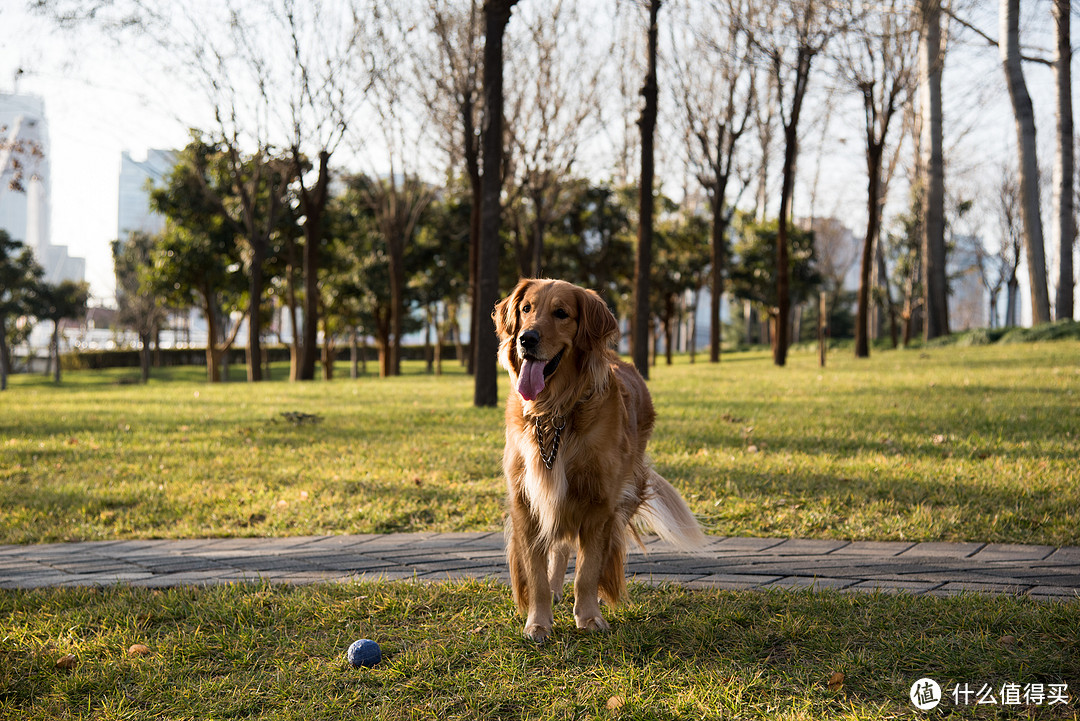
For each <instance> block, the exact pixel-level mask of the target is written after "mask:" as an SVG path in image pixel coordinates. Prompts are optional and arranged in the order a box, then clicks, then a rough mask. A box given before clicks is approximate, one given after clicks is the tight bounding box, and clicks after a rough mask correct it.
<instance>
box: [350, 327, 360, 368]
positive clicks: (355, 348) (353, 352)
mask: <svg viewBox="0 0 1080 721" xmlns="http://www.w3.org/2000/svg"><path fill="white" fill-rule="evenodd" d="M356 336H357V332H356V326H353V327H352V328H351V329H350V331H349V378H351V379H352V380H357V379H358V378H360V352H359V351H360V349H359V344H358V343H357V339H356Z"/></svg>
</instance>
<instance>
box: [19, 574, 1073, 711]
mask: <svg viewBox="0 0 1080 721" xmlns="http://www.w3.org/2000/svg"><path fill="white" fill-rule="evenodd" d="M1078 611H1080V606H1078V603H1077V602H1076V601H1073V602H1070V603H1068V604H1065V603H1039V602H1033V601H1021V600H1016V599H1012V598H1001V597H991V596H983V597H975V596H966V597H960V598H947V599H943V598H915V597H911V596H872V595H867V594H854V595H843V594H838V593H808V592H774V593H726V592H704V591H698V592H691V591H686V590H684V589H681V588H677V587H669V588H659V589H655V588H646V587H644V586H637V585H635V586H632V588H631V601H630V603H628V604H625V605H623V606H621V607H619V608H618V609H616V610H615V611H613V612H612V613H610V614H608V615H609V619H610V620H611V621H612V626H613V630H612V631H611V632H610V633H608V634H602V635H586V634H583V633H581V632H578V631H576V630H573V628H572V626H573V619H572V615H571V609H570V605H569V604H567V603H564V604H561V605H560V606H559V607H558V608H557V611H556V624H557V628H556V632H555V636H554V638H553V640H552V641H550V642H549V643H547V644H545V645H544V646H536V645H534V644H532V643H531V642H528V641H526V640H524V639H523V638H522V637H520V635H519V629H520V619H518V618H515V616H514V609H513V606H512V603H511V601H510V598H509V593H508V591H507V590H506V588H505V587H502V586H498V585H495V584H482V583H477V582H470V583H462V584H441V585H432V586H424V585H415V584H406V583H393V584H383V585H374V584H361V585H348V584H338V585H322V586H314V587H303V588H280V587H278V588H269V587H258V586H251V587H249V586H231V587H217V588H211V589H192V588H185V589H178V590H169V591H146V590H142V591H135V590H132V589H123V588H120V589H110V590H106V591H96V592H95V591H91V590H71V589H69V590H64V591H34V592H18V593H7V594H0V623H2V626H0V628H3V631H2V633H0V718H4V719H9V718H10V719H26V720H32V719H40V720H42V721H46V720H52V719H66V718H87V719H90V718H93V719H148V718H163V719H164V718H167V719H231V718H264V719H297V720H301V719H302V720H305V721H310V720H312V719H342V718H350V719H351V718H362V719H493V720H495V719H497V720H499V721H506V720H508V719H578V718H581V719H593V718H618V719H706V718H739V719H789V720H796V719H799V720H806V721H811V720H816V719H823V718H838V719H895V718H903V717H909V716H916V715H917V712H916V711H915V709H914V707H913V706H912V705H911V704H910V702H909V701H908V692H909V689H910V688H911V685H912V684H913V683H914V682H915V681H916V680H918V679H920V678H923V677H930V678H933V679H935V680H936V681H938V683H939V684H941V686H942V687H943V688H944V689H945V690H946V693H949V692H950V691H951V689H952V688H953V687H954V686H955V685H956V684H958V683H959V684H968V685H969V687H973V688H974V690H979V689H980V688H981V687H982V685H983V684H989V685H991V686H993V687H994V689H995V691H994V692H995V695H997V694H998V693H999V689H1000V688H1001V687H1002V685H1003V684H1017V685H1020V686H1025V685H1028V684H1032V683H1040V684H1044V686H1045V687H1048V686H1049V685H1050V684H1061V683H1066V684H1068V687H1069V689H1070V691H1069V698H1070V703H1069V704H1066V705H1056V706H1054V707H1050V706H1048V705H1046V704H1045V703H1044V704H1043V705H1033V704H1028V705H1024V706H1011V707H1005V706H1001V705H997V706H980V707H976V706H974V705H972V706H969V707H957V706H956V704H955V703H954V702H953V700H952V699H951V698H950V699H948V700H946V702H945V703H944V704H943V706H942V708H943V709H945V710H948V711H954V712H956V713H955V715H954V716H953V718H987V717H998V718H1048V719H1057V718H1075V715H1074V714H1075V713H1076V710H1077V707H1078V705H1080V700H1077V699H1076V694H1077V689H1078V688H1080V613H1078ZM363 637H367V638H373V639H376V640H377V641H378V642H379V643H380V645H381V646H382V650H383V654H384V660H383V662H382V663H381V664H379V665H378V666H376V667H375V668H372V669H354V668H352V667H350V666H349V665H348V664H347V663H346V661H345V656H344V654H345V649H346V648H347V647H348V645H349V643H350V642H351V641H352V640H354V639H357V638H363ZM136 643H139V644H144V645H145V646H147V647H149V649H150V653H149V654H148V655H145V656H130V655H128V654H127V649H128V648H129V647H130V646H132V645H133V644H136ZM67 654H73V655H74V656H75V657H76V658H77V665H75V667H74V668H73V669H71V670H63V669H59V668H56V661H57V659H59V658H61V657H62V656H65V655H67ZM839 674H842V676H840V675H839ZM830 681H832V682H833V685H832V688H830V686H829V682H830ZM613 698H614V699H619V700H621V702H622V706H621V708H617V709H612V710H609V709H608V704H609V702H610V703H611V704H612V705H613V706H618V705H619V702H620V701H619V700H617V701H611V699H613ZM972 702H974V699H972ZM939 716H940V712H938V713H935V714H934V715H933V716H931V717H932V718H938V717H939Z"/></svg>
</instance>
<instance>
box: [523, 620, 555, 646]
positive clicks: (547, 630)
mask: <svg viewBox="0 0 1080 721" xmlns="http://www.w3.org/2000/svg"><path fill="white" fill-rule="evenodd" d="M550 636H551V626H545V625H543V624H539V623H529V624H526V625H525V638H527V639H529V640H530V641H533V642H535V643H543V642H544V641H547V640H548V638H549V637H550Z"/></svg>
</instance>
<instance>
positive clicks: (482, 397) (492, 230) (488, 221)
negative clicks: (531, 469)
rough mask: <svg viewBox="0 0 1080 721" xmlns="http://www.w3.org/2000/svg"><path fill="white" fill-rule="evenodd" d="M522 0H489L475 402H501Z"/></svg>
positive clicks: (486, 6) (486, 4) (486, 404)
mask: <svg viewBox="0 0 1080 721" xmlns="http://www.w3.org/2000/svg"><path fill="white" fill-rule="evenodd" d="M516 3H517V0H486V1H485V2H484V72H483V82H484V137H483V146H484V148H483V150H484V153H483V156H484V174H483V178H482V180H481V184H482V194H481V195H482V198H481V200H482V205H481V215H480V247H479V252H478V254H477V255H478V265H477V291H478V292H477V306H478V307H477V312H478V315H479V319H478V323H477V326H478V327H477V332H476V335H475V336H474V337H473V343H474V344H475V347H476V377H475V380H474V387H473V404H474V405H476V406H477V407H489V406H495V405H497V404H498V402H499V387H498V369H497V368H496V354H497V353H498V339H497V338H496V337H495V323H494V320H493V319H492V317H491V313H492V311H493V310H494V308H495V303H496V301H498V299H499V256H500V255H501V253H500V250H501V243H500V241H499V226H500V224H501V215H502V202H501V200H500V194H501V193H502V159H503V117H502V114H503V35H504V34H505V32H506V25H507V23H509V22H510V12H511V11H512V10H513V7H514V5H515V4H516Z"/></svg>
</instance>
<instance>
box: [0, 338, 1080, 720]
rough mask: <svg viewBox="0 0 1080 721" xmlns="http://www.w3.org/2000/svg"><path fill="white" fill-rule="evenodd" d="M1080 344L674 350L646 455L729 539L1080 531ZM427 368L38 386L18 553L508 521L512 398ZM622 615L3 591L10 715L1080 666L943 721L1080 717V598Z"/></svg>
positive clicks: (11, 410)
mask: <svg viewBox="0 0 1080 721" xmlns="http://www.w3.org/2000/svg"><path fill="white" fill-rule="evenodd" d="M1078 357H1080V344H1078V343H1077V342H1075V341H1071V340H1069V341H1056V342H1041V343H1036V344H994V345H978V344H976V345H972V346H970V347H969V346H960V345H956V346H950V347H939V348H927V349H922V350H918V351H911V352H879V353H875V355H874V357H873V358H872V359H870V360H869V361H861V362H857V361H855V360H854V359H853V358H851V357H850V356H849V354H848V353H847V352H844V353H842V354H841V353H837V354H834V355H832V356H830V358H829V365H828V367H827V368H825V369H819V368H818V367H817V365H816V359H815V357H814V356H812V355H810V354H802V353H796V354H793V355H792V356H791V357H790V360H789V366H788V367H787V368H785V369H776V368H774V367H772V365H771V364H770V362H769V359H768V358H767V357H766V355H764V354H763V353H761V352H750V353H740V354H733V355H729V356H727V357H726V358H725V359H724V361H723V363H722V364H721V365H720V366H719V367H717V366H710V365H709V364H706V363H698V364H694V365H691V364H689V363H688V362H687V360H686V359H685V358H682V359H679V361H678V363H677V364H676V365H675V366H673V367H671V368H667V367H663V366H661V367H658V368H656V369H655V370H654V372H653V374H652V375H653V378H652V380H651V381H650V386H651V388H652V391H653V394H654V397H655V399H656V404H657V408H658V411H659V414H660V420H659V424H658V427H657V431H656V433H655V435H654V440H653V443H652V455H653V456H654V458H655V461H656V464H657V466H658V467H659V469H660V470H661V471H662V472H663V473H664V474H665V475H667V476H668V477H669V478H671V479H672V480H673V482H674V483H675V484H676V485H677V486H678V487H679V488H680V489H682V491H683V492H684V493H685V494H686V496H687V498H688V499H689V500H690V503H691V505H692V506H693V508H694V510H695V511H696V512H697V513H699V514H700V515H701V517H702V518H703V520H704V521H705V523H706V524H707V526H708V527H709V530H710V531H711V532H713V533H720V534H727V535H734V534H746V535H759V536H760V535H776V536H781V535H782V536H802V537H817V538H850V539H870V540H889V539H910V540H984V541H1001V542H1025V543H1053V544H1063V545H1067V544H1073V545H1076V544H1077V538H1078V532H1077V530H1076V529H1077V528H1078V523H1077V521H1078V518H1077V514H1078V513H1080V511H1078V509H1080V503H1078V501H1080V476H1078V473H1080V471H1078V469H1077V464H1076V458H1077V457H1080V439H1078V436H1077V434H1078V433H1080V429H1078V427H1077V425H1076V407H1077V394H1078V392H1080V365H1078V362H1077V359H1078ZM408 370H409V371H411V373H412V374H411V375H408V376H406V377H403V378H399V379H392V380H385V381H380V380H373V379H370V378H367V379H363V380H361V381H359V382H354V381H349V380H338V381H334V382H332V383H311V384H288V383H284V382H271V383H266V384H261V385H257V386H255V385H248V384H244V383H234V384H228V385H220V386H212V385H208V384H206V383H204V382H202V380H201V377H200V371H199V370H198V369H168V370H166V371H161V372H160V375H159V376H158V377H157V378H156V379H155V380H154V381H153V382H152V383H151V384H150V385H148V386H146V387H140V386H133V385H129V384H127V383H124V382H123V381H125V380H126V379H127V377H128V376H129V375H130V371H124V370H116V371H100V372H72V373H68V374H67V375H66V376H65V378H66V380H65V382H64V384H63V385H62V386H61V387H54V386H53V385H52V384H50V383H47V382H45V381H43V380H41V379H39V378H27V377H16V378H14V379H13V384H12V388H11V389H10V390H9V391H8V392H6V393H3V394H0V543H26V542H43V541H57V540H68V539H80V540H81V539H113V538H148V537H189V536H207V535H244V536H248V535H295V534H307V533H337V532H367V531H395V530H402V531H415V530H482V529H495V528H498V527H499V526H500V525H501V502H502V501H501V499H502V480H501V478H500V475H499V456H500V453H501V447H502V413H501V411H500V410H497V409H475V408H472V407H471V405H470V403H469V399H470V398H471V392H470V390H471V386H470V381H469V379H468V378H466V377H464V376H463V375H462V374H461V373H460V371H457V370H456V369H455V372H454V373H453V374H451V375H448V376H444V377H442V378H438V379H436V378H431V377H427V376H424V375H422V374H419V373H418V370H419V368H418V367H417V366H410V367H409V368H408ZM501 383H502V386H503V388H505V381H501ZM283 414H295V415H293V416H291V417H292V418H293V419H294V420H295V421H301V420H310V419H309V416H318V418H319V419H321V420H320V421H319V422H295V423H294V422H290V421H289V420H288V419H287V418H286V417H285V416H284V415H283ZM302 414H307V415H306V416H305V415H302ZM607 616H608V618H609V620H610V621H611V622H612V625H613V631H612V632H611V633H608V634H604V635H585V634H581V633H579V632H577V631H575V630H573V628H572V626H573V619H572V615H571V608H570V605H569V604H567V603H563V604H562V605H560V606H559V607H558V608H557V610H556V631H555V634H554V638H553V640H552V641H551V642H550V643H548V644H546V645H544V646H539V647H538V646H534V645H533V644H531V643H529V642H526V641H525V640H523V639H522V638H521V637H520V628H521V624H522V621H521V619H520V618H518V617H517V616H516V615H515V611H514V608H513V604H512V602H511V600H510V594H509V592H508V590H507V589H506V588H505V587H503V586H499V585H496V584H494V583H483V582H466V583H444V584H433V585H421V584H411V583H386V584H336V585H335V584H329V585H327V584H324V585H315V586H304V587H281V586H275V587H271V586H266V585H231V586H220V587H211V588H180V589H170V590H145V589H134V588H127V587H115V588H108V589H87V588H66V589H63V588H61V589H42V590H35V591H0V719H8V718H11V719H20V720H21V719H27V720H29V721H36V720H41V721H44V720H46V719H49V720H51V719H84V718H85V719H102V720H114V719H116V720H119V719H144V718H168V719H227V718H235V719H248V718H252V719H253V718H259V719H305V720H308V719H341V718H354V717H360V716H362V717H363V718H365V719H367V718H370V719H458V718H462V719H541V718H566V719H578V718H613V719H615V718H617V719H684V718H694V719H697V718H739V719H785V720H788V721H803V720H806V721H809V720H811V719H822V718H837V719H882V720H883V719H895V718H906V717H911V716H915V715H916V713H917V712H915V710H914V708H913V707H912V705H911V704H910V702H909V701H908V691H909V689H910V687H911V685H912V683H913V682H914V681H915V680H916V679H919V678H922V677H930V678H934V679H936V680H937V681H938V682H939V683H940V684H941V685H942V687H943V688H945V689H946V692H948V691H949V690H950V689H952V688H953V687H954V686H955V685H956V684H965V683H966V684H969V685H970V687H971V688H972V689H973V690H977V689H979V688H980V687H981V686H982V685H983V684H989V685H992V686H994V687H997V688H1000V686H1001V685H1002V684H1005V683H1011V684H1021V685H1023V684H1031V683H1040V684H1046V685H1049V684H1060V683H1067V684H1068V685H1069V696H1070V703H1069V704H1065V705H1056V706H1048V705H1046V704H1043V705H1032V704H1027V705H1021V706H1013V707H1004V706H1001V705H997V706H978V707H977V706H974V705H972V706H968V707H958V706H956V705H955V704H954V703H953V702H952V701H951V700H950V699H946V701H945V702H944V704H943V706H942V708H943V709H944V712H945V714H948V715H950V717H951V718H980V719H981V718H1047V719H1059V718H1077V717H1078V711H1077V709H1078V705H1080V701H1078V700H1077V699H1076V694H1077V689H1080V600H1077V599H1073V600H1070V601H1067V602H1054V603H1043V602H1037V601H1033V600H1030V599H1017V598H1010V597H999V596H985V595H984V596H979V595H964V596H959V597H951V598H935V597H913V596H910V595H876V594H874V595H872V594H850V595H848V594H841V593H835V592H769V593H746V592H743V593H731V592H718V591H702V590H689V589H685V588H681V587H675V586H672V587H665V588H651V587H646V586H641V585H632V586H631V592H630V599H629V602H628V603H626V604H624V605H622V606H620V607H618V608H615V609H611V610H610V611H609V612H608V613H607ZM360 637H369V638H373V639H376V640H377V641H379V643H380V644H381V645H382V648H383V652H384V661H383V662H382V663H381V664H380V665H378V666H376V667H375V668H373V669H353V668H351V667H350V666H349V665H348V664H347V663H346V661H345V659H344V653H345V649H346V648H347V646H348V645H349V643H350V642H351V641H353V640H355V639H356V638H360ZM136 643H139V644H145V645H146V646H148V647H149V649H150V650H149V653H148V654H147V655H145V656H131V655H128V654H127V653H126V650H127V649H128V648H129V647H131V646H132V644H136ZM68 654H71V655H73V656H74V657H75V658H76V659H77V662H76V664H75V666H74V668H72V669H69V670H65V669H62V668H58V667H57V665H56V662H57V660H58V659H60V658H61V657H63V656H65V655H68ZM830 682H832V683H830ZM939 715H941V711H937V712H934V715H933V716H932V717H935V718H936V717H937V716H939ZM927 716H928V717H931V716H930V715H927Z"/></svg>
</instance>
